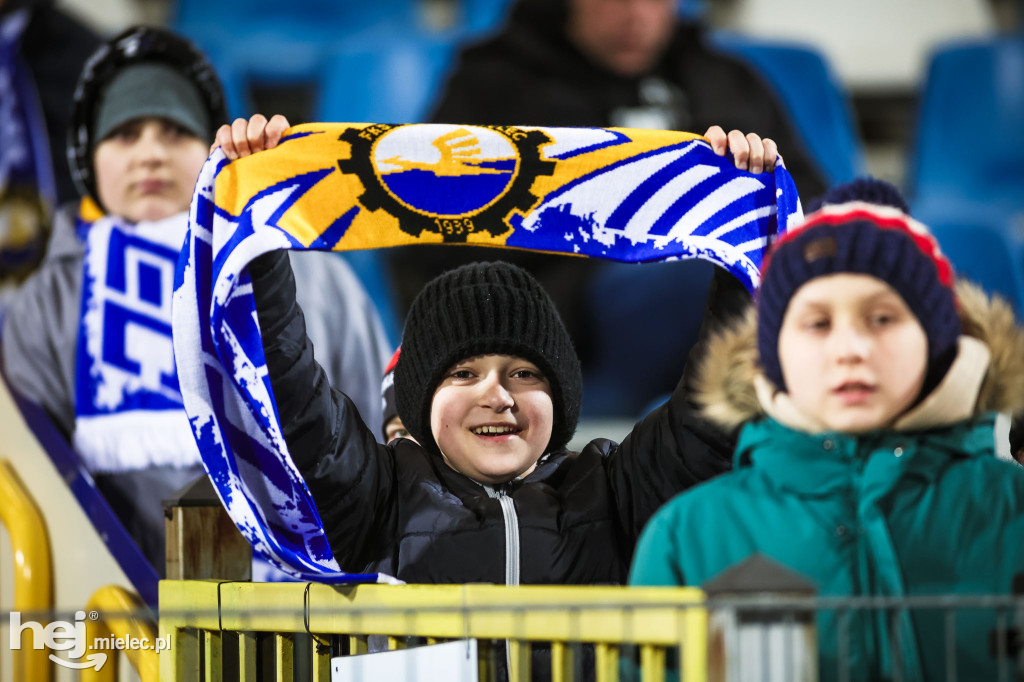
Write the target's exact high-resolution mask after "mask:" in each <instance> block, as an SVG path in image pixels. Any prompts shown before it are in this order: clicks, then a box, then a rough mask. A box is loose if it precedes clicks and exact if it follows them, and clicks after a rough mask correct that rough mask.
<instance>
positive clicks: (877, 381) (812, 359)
mask: <svg viewBox="0 0 1024 682" xmlns="http://www.w3.org/2000/svg"><path fill="white" fill-rule="evenodd" d="M927 359H928V340H927V337H926V336H925V331H924V329H923V328H922V327H921V324H920V323H919V322H918V320H917V318H916V317H915V316H914V314H913V313H912V312H911V311H910V309H909V308H908V307H907V305H906V303H905V302H904V301H903V299H902V298H901V297H900V295H899V294H898V293H896V291H895V290H894V289H893V288H892V287H890V286H889V285H888V284H886V283H885V282H883V281H882V280H880V279H878V278H877V277H872V276H870V275H862V274H852V273H839V274H834V275H828V276H824V277H818V278H816V279H812V280H810V281H809V282H807V283H806V284H804V285H803V286H802V287H800V289H798V290H797V292H796V293H795V294H794V295H793V298H792V299H791V300H790V302H789V306H788V308H787V309H786V314H785V317H784V318H783V322H782V329H781V331H780V332H779V362H780V364H781V365H782V374H783V376H784V378H785V381H786V387H787V390H788V392H789V395H790V397H791V398H792V400H793V402H794V403H795V404H796V406H797V407H798V408H799V409H800V411H801V412H803V413H804V414H805V415H807V416H809V417H811V418H813V419H815V420H816V421H817V422H819V423H820V424H821V425H823V426H824V428H826V429H827V430H832V431H842V432H846V433H863V432H866V431H871V430H875V429H879V428H883V427H886V426H889V425H890V424H892V422H893V421H894V420H895V419H896V418H897V417H899V416H900V415H902V414H903V413H904V412H905V411H906V410H907V409H908V408H909V407H910V406H911V405H912V404H913V403H914V401H915V400H916V399H917V396H918V394H919V393H920V391H921V387H922V385H923V384H924V379H925V372H926V370H927V362H928V360H927Z"/></svg>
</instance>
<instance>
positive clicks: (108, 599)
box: [79, 585, 160, 682]
mask: <svg viewBox="0 0 1024 682" xmlns="http://www.w3.org/2000/svg"><path fill="white" fill-rule="evenodd" d="M85 609H86V611H87V612H90V613H93V612H95V613H96V614H97V615H98V616H99V617H98V618H97V620H91V619H90V620H87V621H86V623H87V627H86V637H87V641H88V643H89V645H90V647H93V648H94V650H95V645H96V643H97V640H98V639H104V640H107V643H108V644H111V646H104V647H102V649H104V651H103V653H107V654H108V658H107V662H106V664H105V665H103V666H101V667H100V669H99V670H95V669H93V668H85V669H84V670H82V672H81V677H80V678H79V679H80V680H81V682H115V681H116V680H118V679H119V677H118V673H119V670H118V669H119V667H120V665H119V663H120V657H119V656H118V651H124V653H125V656H126V657H127V658H128V662H129V663H131V666H132V668H134V669H135V672H136V673H138V675H139V679H140V680H141V682H158V681H159V679H160V664H159V661H158V659H157V650H156V647H157V625H156V621H155V620H153V619H152V618H149V617H147V616H146V615H145V614H147V610H146V607H145V605H144V604H143V603H142V600H141V599H139V596H138V595H137V594H135V593H134V592H129V591H128V590H126V589H124V588H123V587H119V586H117V585H107V586H106V587H101V588H100V589H98V590H96V592H95V593H94V594H93V596H92V598H91V599H89V603H88V604H87V605H86V607H85ZM114 640H120V642H122V643H123V646H122V647H121V648H118V647H116V646H112V644H113V641H114Z"/></svg>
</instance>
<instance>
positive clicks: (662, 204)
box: [173, 124, 801, 582]
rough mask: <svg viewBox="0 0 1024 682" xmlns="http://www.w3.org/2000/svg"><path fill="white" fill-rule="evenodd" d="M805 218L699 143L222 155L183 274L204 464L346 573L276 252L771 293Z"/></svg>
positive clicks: (291, 147)
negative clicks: (299, 464)
mask: <svg viewBox="0 0 1024 682" xmlns="http://www.w3.org/2000/svg"><path fill="white" fill-rule="evenodd" d="M800 217H801V211H800V204H799V199H798V197H797V194H796V188H795V186H794V185H793V181H792V179H791V178H790V176H789V174H788V172H787V171H786V170H785V169H784V168H783V167H782V166H781V164H780V166H779V167H778V168H777V169H776V170H775V172H774V173H773V174H772V173H763V174H759V175H751V174H750V173H747V172H744V171H738V170H736V169H735V167H734V166H733V164H732V162H731V160H730V159H728V158H723V157H719V156H716V155H715V154H714V153H713V152H712V150H711V148H710V146H709V145H708V144H707V142H706V141H705V140H704V138H702V137H700V136H697V135H693V134H690V133H679V132H665V131H650V130H629V129H603V128H514V127H478V126H458V125H443V124H416V125H398V126H392V125H380V124H376V125H351V124H307V125H303V126H298V127H295V128H293V129H291V130H290V131H289V134H288V135H287V136H286V137H285V138H284V139H283V140H282V142H281V144H280V145H279V146H278V147H276V148H275V149H273V150H270V151H267V152H261V153H258V154H255V155H253V156H250V157H247V158H245V159H241V160H238V161H235V162H229V161H228V160H227V159H226V157H225V156H224V154H223V153H222V152H221V151H220V150H219V149H218V150H216V151H215V152H214V153H213V155H212V156H211V157H210V158H209V160H208V161H207V162H206V165H205V166H204V168H203V171H202V173H201V174H200V177H199V181H198V183H197V185H196V191H195V194H194V196H193V199H192V208H191V215H190V233H189V236H188V238H187V239H186V242H185V246H184V249H183V251H182V254H181V258H180V260H179V262H178V271H177V276H176V287H175V298H174V308H173V327H174V351H175V357H176V359H177V364H178V373H179V381H180V384H181V392H182V397H183V400H184V404H185V410H186V412H187V413H188V416H189V420H190V422H191V425H192V429H193V433H194V434H195V437H196V441H197V442H198V444H199V450H200V452H201V453H202V457H203V462H204V464H205V466H206V469H207V471H208V472H209V474H210V477H211V479H212V480H213V483H214V486H215V488H216V489H217V491H218V493H219V494H220V497H221V500H222V501H223V502H224V505H225V507H226V508H227V510H228V512H229V513H230V515H231V517H232V518H233V519H234V521H235V523H237V524H238V527H239V529H240V530H241V531H242V533H243V534H244V535H245V537H246V538H248V540H249V541H250V542H251V543H252V544H253V547H254V549H255V550H256V551H257V552H260V553H262V554H264V555H266V556H267V557H268V558H269V559H270V560H271V562H272V563H274V564H275V565H277V566H278V567H280V568H281V569H282V570H285V571H287V572H289V573H291V574H293V575H295V576H296V577H297V578H299V579H312V580H319V581H324V582H349V581H367V580H370V581H372V580H387V579H388V578H387V576H378V575H376V574H374V575H356V574H346V573H343V572H341V571H340V570H339V568H338V565H337V563H336V562H335V560H334V558H333V555H332V554H331V551H330V548H329V547H328V543H327V540H326V537H325V535H324V530H323V525H322V523H321V521H320V517H319V514H318V513H317V510H316V506H315V505H314V503H313V501H312V498H311V497H310V494H309V491H308V489H307V488H306V485H305V483H304V482H303V480H302V477H301V476H300V474H299V472H298V470H297V469H296V467H295V465H294V464H293V463H292V461H291V457H290V456H289V454H288V446H287V444H286V443H285V441H284V438H283V436H282V431H281V425H280V423H279V422H278V416H277V409H276V406H275V403H274V397H273V394H272V392H271V386H270V379H269V376H268V374H267V368H266V363H265V361H264V355H263V345H262V340H261V338H260V330H259V326H258V324H257V322H256V311H255V305H254V302H253V296H252V285H251V282H250V280H249V276H248V273H247V271H246V265H247V264H248V263H249V262H250V261H251V260H253V259H254V258H256V257H257V256H259V255H261V254H263V253H266V252H268V251H273V250H275V249H320V250H335V251H346V250H352V249H373V248H383V247H391V246H404V245H408V244H437V243H464V244H470V245H478V246H498V247H506V248H522V249H531V250H537V251H547V252H555V253H564V254H570V255H576V256H587V257H591V258H608V259H614V260H619V261H626V262H653V261H665V260H674V259H681V258H702V259H705V260H710V261H713V262H715V263H717V264H719V265H720V266H723V267H726V268H728V269H729V270H730V271H731V272H733V273H734V274H735V275H736V276H738V277H739V278H740V279H741V280H742V281H743V282H744V283H745V284H746V285H747V287H748V288H750V289H751V290H753V289H754V288H756V286H757V284H758V281H759V280H758V267H759V265H760V262H761V254H762V252H763V250H764V248H765V246H766V245H767V244H768V243H769V241H770V240H771V239H773V238H774V236H775V235H776V234H778V233H780V232H783V231H785V229H786V227H787V226H789V225H791V224H794V223H795V221H796V220H798V219H799V218H800Z"/></svg>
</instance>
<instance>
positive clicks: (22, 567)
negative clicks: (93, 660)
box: [0, 459, 53, 682]
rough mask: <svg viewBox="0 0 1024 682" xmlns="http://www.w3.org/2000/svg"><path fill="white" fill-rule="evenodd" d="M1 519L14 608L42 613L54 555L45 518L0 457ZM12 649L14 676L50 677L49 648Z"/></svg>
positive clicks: (48, 603) (47, 605) (42, 681)
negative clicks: (10, 566)
mask: <svg viewBox="0 0 1024 682" xmlns="http://www.w3.org/2000/svg"><path fill="white" fill-rule="evenodd" d="M0 523H3V524H4V526H6V527H7V531H8V533H9V535H10V538H11V549H12V550H13V554H14V610H15V611H19V612H22V613H36V614H38V613H42V612H45V611H50V610H51V609H52V608H53V558H52V556H51V553H50V538H49V535H48V534H47V532H46V522H45V521H44V520H43V515H42V512H40V511H39V507H38V506H37V505H36V503H35V500H33V499H32V496H31V495H30V494H29V492H28V490H27V489H26V488H25V486H24V484H22V482H21V479H20V478H18V474H17V473H16V472H15V471H14V467H12V466H11V464H10V462H8V461H7V460H6V459H2V460H0ZM22 641H23V643H22V647H21V649H18V650H15V651H12V652H11V654H12V662H13V672H14V679H16V680H32V681H33V682H36V681H38V682H46V680H51V679H53V666H52V664H51V663H50V661H49V654H50V652H49V651H47V650H46V649H35V648H33V646H32V644H31V643H28V646H25V644H26V643H25V642H24V639H23V640H22Z"/></svg>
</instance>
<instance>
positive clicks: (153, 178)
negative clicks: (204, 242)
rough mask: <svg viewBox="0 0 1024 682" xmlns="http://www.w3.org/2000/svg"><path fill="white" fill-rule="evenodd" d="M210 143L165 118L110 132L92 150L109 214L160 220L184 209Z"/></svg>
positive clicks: (131, 123) (135, 122) (141, 120)
mask: <svg viewBox="0 0 1024 682" xmlns="http://www.w3.org/2000/svg"><path fill="white" fill-rule="evenodd" d="M208 151H209V144H207V143H206V142H204V141H203V140H201V139H199V138H198V137H196V136H195V135H194V134H193V133H192V132H190V131H189V130H187V129H185V128H183V127H182V126H180V125H178V124H176V123H173V122H172V121H169V120H167V119H162V118H154V117H146V118H136V119H132V120H131V121H128V122H127V123H124V124H122V125H120V126H118V127H117V128H115V129H114V130H112V131H111V132H110V134H109V135H107V136H106V137H105V138H104V139H103V140H102V141H101V142H100V143H99V144H98V145H96V150H95V152H94V153H93V164H94V167H95V170H96V191H97V192H98V193H99V199H100V202H102V204H103V206H104V208H105V209H106V211H107V212H108V213H110V214H111V215H117V216H121V217H123V218H126V219H128V220H130V221H132V222H139V221H141V220H162V219H164V218H167V217H170V216H172V215H174V214H175V213H180V212H181V211H184V210H186V209H188V206H189V203H190V202H191V201H192V190H193V189H194V188H195V184H196V179H197V178H198V177H199V171H200V170H202V167H203V163H205V162H206V155H207V152H208Z"/></svg>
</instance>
